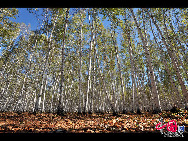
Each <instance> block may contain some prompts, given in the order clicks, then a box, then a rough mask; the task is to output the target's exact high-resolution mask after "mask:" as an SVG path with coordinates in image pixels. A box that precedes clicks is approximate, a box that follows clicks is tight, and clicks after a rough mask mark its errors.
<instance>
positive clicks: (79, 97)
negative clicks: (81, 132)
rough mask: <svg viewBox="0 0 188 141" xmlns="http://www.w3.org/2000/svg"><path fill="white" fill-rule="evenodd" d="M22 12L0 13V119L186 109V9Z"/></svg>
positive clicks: (187, 19) (187, 45)
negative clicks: (23, 15)
mask: <svg viewBox="0 0 188 141" xmlns="http://www.w3.org/2000/svg"><path fill="white" fill-rule="evenodd" d="M27 10H28V11H29V13H30V14H31V15H34V16H35V17H36V18H37V20H38V23H37V24H38V26H37V29H36V30H31V28H30V25H26V24H24V23H19V22H15V21H14V20H13V19H14V18H16V16H17V15H18V13H19V8H0V112H1V117H2V114H4V113H12V114H13V113H14V114H18V113H30V114H31V113H32V114H35V115H36V114H45V113H50V114H57V115H58V116H59V115H66V114H70V113H72V114H73V113H74V114H75V113H76V114H78V116H79V115H83V116H84V115H86V114H90V115H93V114H106V113H110V114H112V115H113V116H116V115H118V114H121V115H122V116H125V115H126V114H128V113H129V114H131V113H132V114H143V113H149V112H150V113H152V114H159V113H162V112H164V111H170V110H172V109H175V110H177V109H178V110H180V109H181V110H187V109H188V63H187V62H188V22H187V21H188V9H187V8H27ZM185 124H186V123H185ZM185 124H184V125H185ZM1 128H3V127H1ZM32 131H33V130H32Z"/></svg>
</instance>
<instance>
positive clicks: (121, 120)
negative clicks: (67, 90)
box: [0, 110, 188, 133]
mask: <svg viewBox="0 0 188 141" xmlns="http://www.w3.org/2000/svg"><path fill="white" fill-rule="evenodd" d="M160 117H163V121H164V122H165V123H167V122H168V121H170V120H173V119H174V120H176V122H177V125H184V126H185V132H186V133H187V131H188V129H187V128H188V112H187V110H181V111H180V112H178V113H172V112H169V111H168V112H166V111H164V112H162V113H159V114H151V113H147V112H146V113H143V114H139V115H138V114H131V113H129V114H119V115H118V116H113V115H112V114H86V115H80V114H76V113H67V114H65V115H64V116H59V115H57V114H52V113H37V114H32V113H28V112H24V113H15V112H1V113H0V133H135V132H136V133H148V132H154V133H159V131H158V130H156V128H155V126H156V125H157V123H159V119H160Z"/></svg>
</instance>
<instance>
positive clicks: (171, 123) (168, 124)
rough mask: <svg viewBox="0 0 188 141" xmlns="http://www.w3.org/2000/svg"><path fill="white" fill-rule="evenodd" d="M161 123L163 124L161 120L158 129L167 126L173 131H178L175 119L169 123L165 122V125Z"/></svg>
mask: <svg viewBox="0 0 188 141" xmlns="http://www.w3.org/2000/svg"><path fill="white" fill-rule="evenodd" d="M159 125H161V122H159V123H158V124H157V125H156V129H157V130H161V129H162V128H164V127H165V126H167V130H168V131H171V132H176V131H177V123H176V121H175V120H171V121H169V122H168V123H167V124H164V125H163V126H161V127H159Z"/></svg>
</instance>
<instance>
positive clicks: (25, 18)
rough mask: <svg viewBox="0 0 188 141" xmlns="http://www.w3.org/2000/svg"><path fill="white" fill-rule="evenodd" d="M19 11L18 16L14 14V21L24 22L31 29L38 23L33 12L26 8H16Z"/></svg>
mask: <svg viewBox="0 0 188 141" xmlns="http://www.w3.org/2000/svg"><path fill="white" fill-rule="evenodd" d="M18 10H19V13H18V16H16V19H13V21H15V22H19V23H22V22H23V23H25V24H26V25H28V24H30V25H31V30H35V29H36V28H37V25H38V21H37V18H36V17H35V16H34V14H32V13H29V11H28V10H27V8H18Z"/></svg>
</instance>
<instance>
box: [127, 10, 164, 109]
mask: <svg viewBox="0 0 188 141" xmlns="http://www.w3.org/2000/svg"><path fill="white" fill-rule="evenodd" d="M130 11H131V13H132V16H133V18H134V21H135V24H136V26H137V30H138V33H139V35H140V37H141V40H142V43H143V48H144V50H145V54H146V58H147V63H148V66H149V67H148V69H149V76H150V80H151V86H152V88H151V90H152V95H153V98H154V101H153V102H154V110H155V111H156V112H160V111H161V106H160V100H159V95H158V91H157V86H156V83H155V77H154V71H153V65H152V59H151V56H150V52H149V49H148V43H147V42H146V39H144V37H143V35H142V32H141V29H140V27H139V25H138V22H137V20H136V17H135V15H134V12H133V10H132V8H130Z"/></svg>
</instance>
